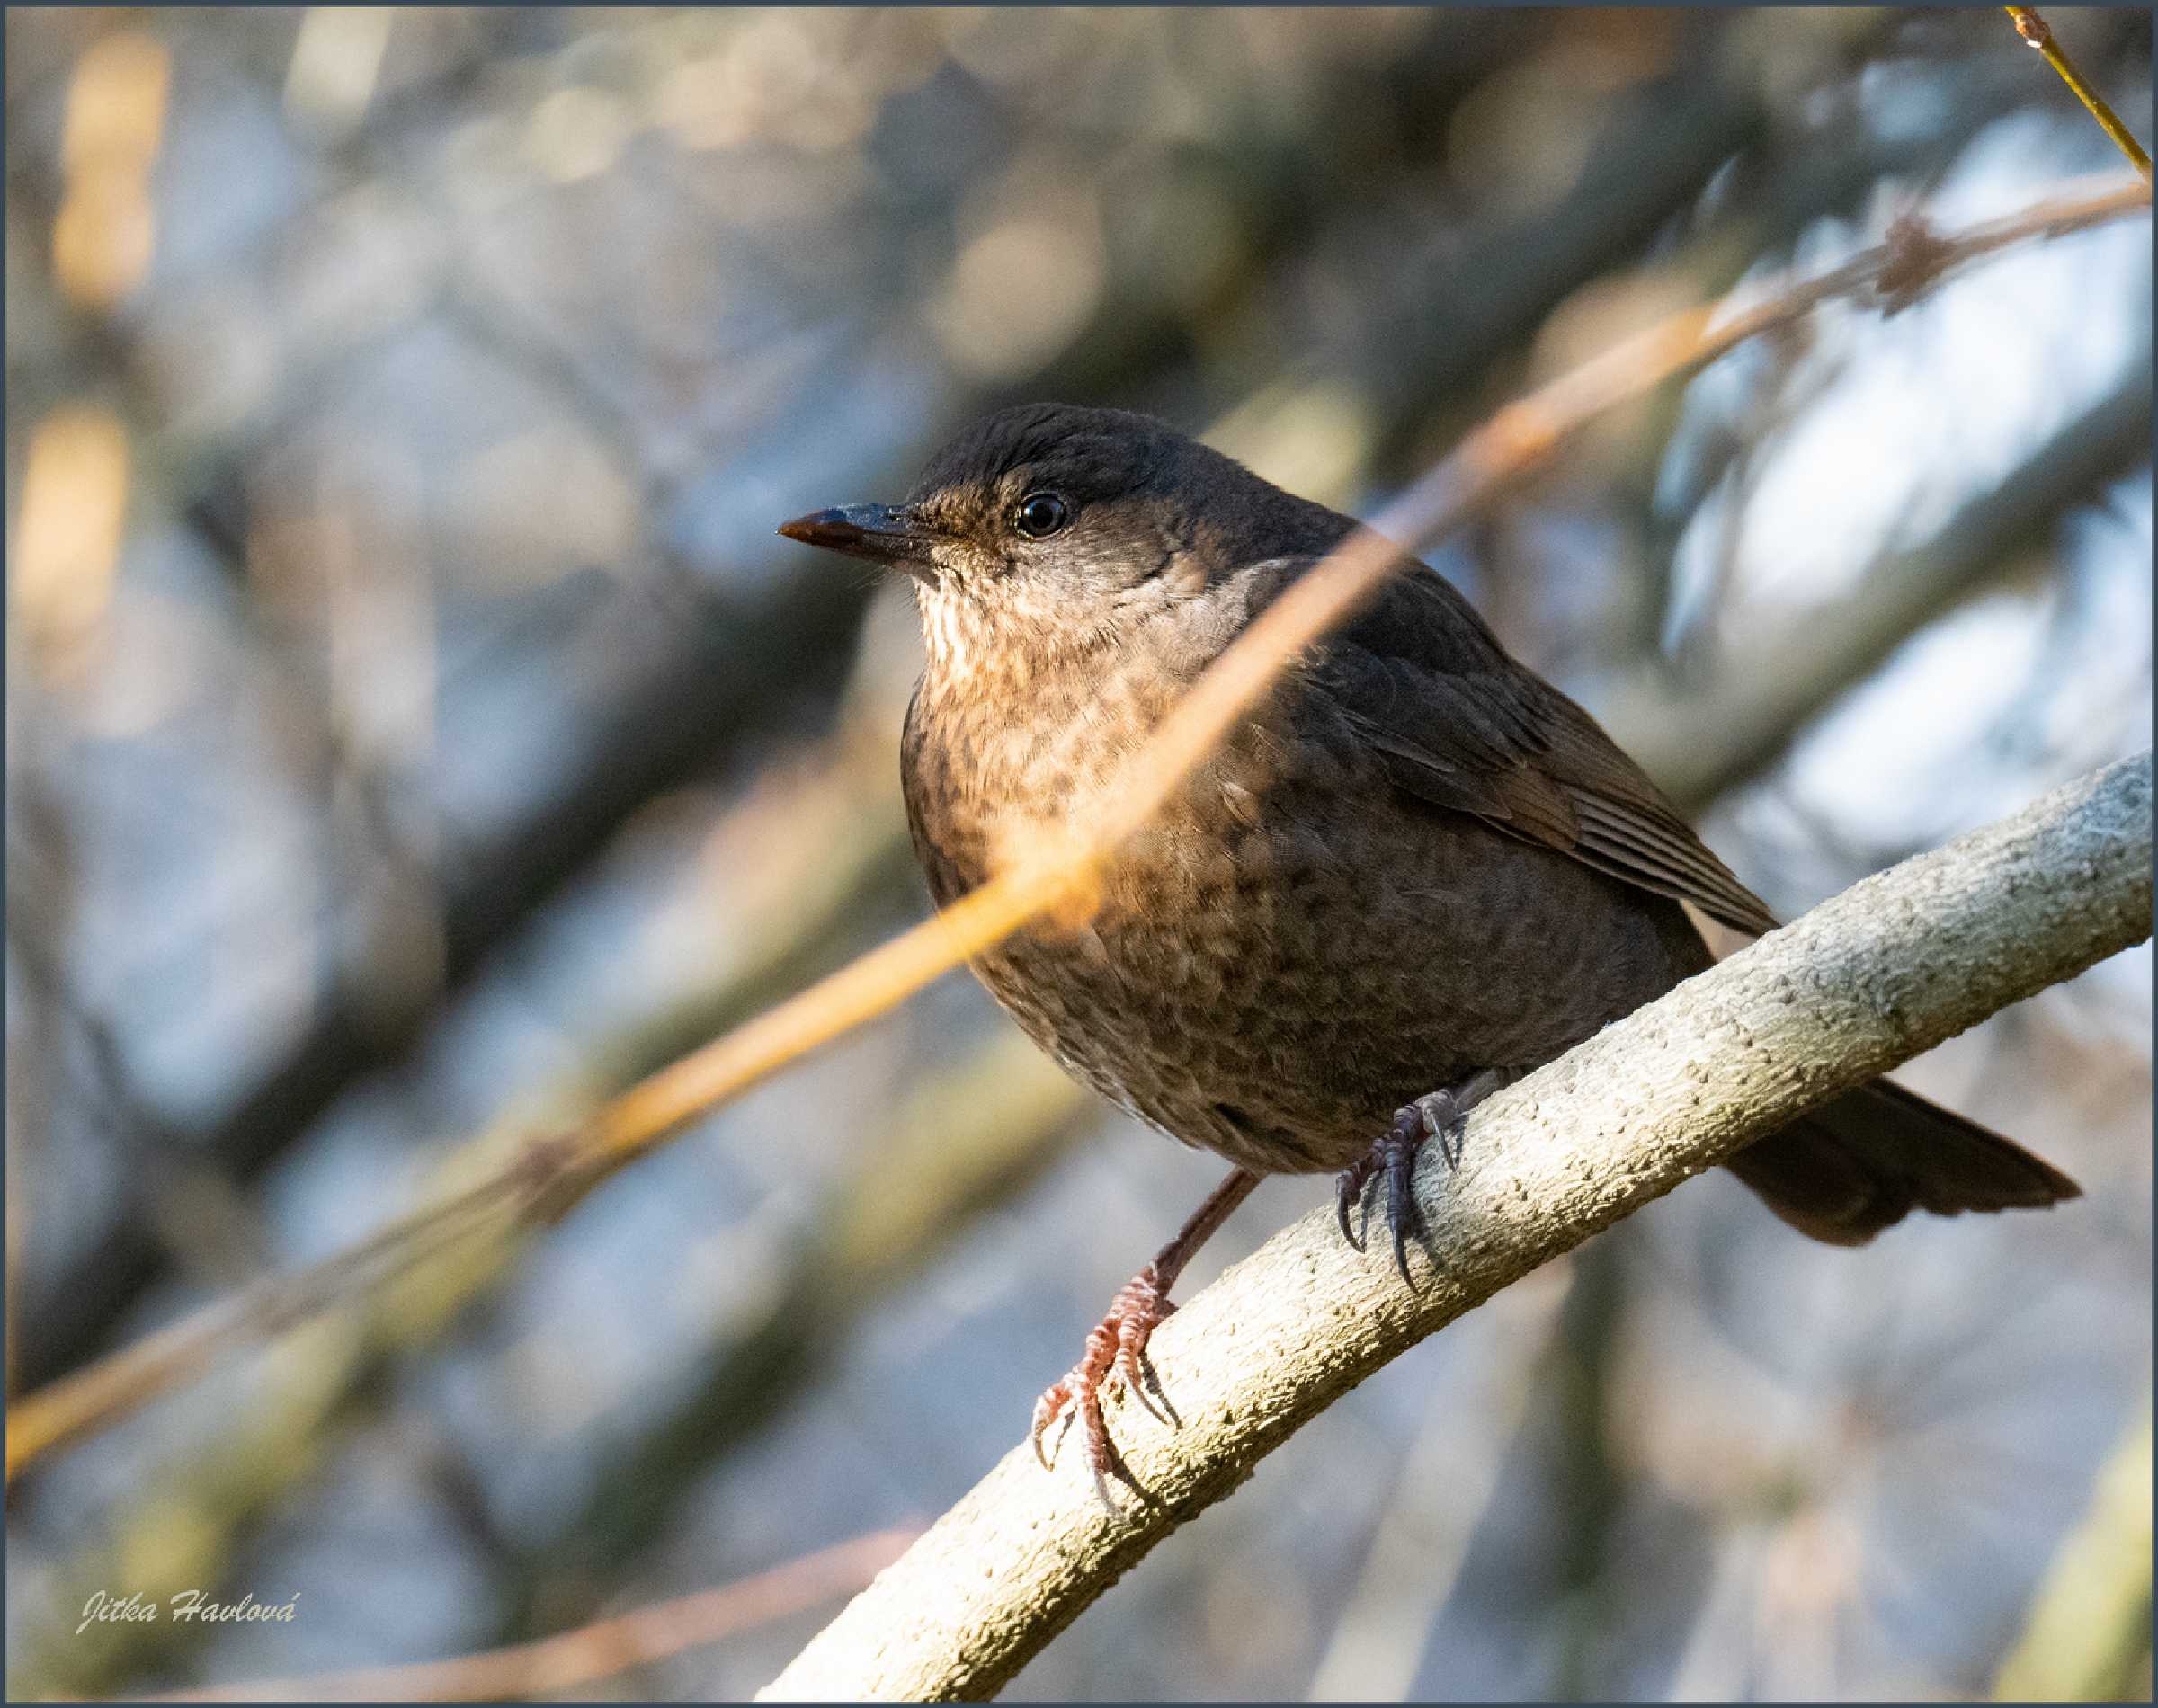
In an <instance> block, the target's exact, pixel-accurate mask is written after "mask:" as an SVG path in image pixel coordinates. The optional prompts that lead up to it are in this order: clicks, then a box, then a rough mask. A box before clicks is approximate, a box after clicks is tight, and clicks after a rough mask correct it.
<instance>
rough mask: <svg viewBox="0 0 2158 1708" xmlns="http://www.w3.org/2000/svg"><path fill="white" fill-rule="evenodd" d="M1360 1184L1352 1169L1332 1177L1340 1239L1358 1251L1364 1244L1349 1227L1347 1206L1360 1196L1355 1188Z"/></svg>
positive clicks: (1335, 1217)
mask: <svg viewBox="0 0 2158 1708" xmlns="http://www.w3.org/2000/svg"><path fill="white" fill-rule="evenodd" d="M1360 1184H1361V1182H1360V1181H1359V1180H1358V1179H1357V1178H1356V1170H1354V1169H1343V1170H1342V1171H1341V1172H1340V1173H1339V1174H1337V1175H1335V1176H1334V1177H1333V1209H1334V1219H1335V1220H1336V1221H1337V1222H1339V1223H1341V1224H1342V1239H1343V1240H1345V1241H1348V1243H1349V1245H1350V1246H1351V1248H1352V1249H1353V1250H1358V1251H1361V1250H1363V1249H1364V1242H1363V1241H1362V1240H1360V1238H1358V1237H1357V1235H1356V1233H1355V1232H1353V1231H1352V1230H1351V1228H1350V1226H1349V1206H1350V1205H1352V1204H1354V1203H1355V1202H1356V1200H1357V1198H1358V1196H1360V1194H1359V1192H1358V1190H1357V1188H1358V1187H1359V1186H1360Z"/></svg>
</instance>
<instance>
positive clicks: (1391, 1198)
mask: <svg viewBox="0 0 2158 1708" xmlns="http://www.w3.org/2000/svg"><path fill="white" fill-rule="evenodd" d="M1423 1139H1424V1134H1423V1117H1422V1113H1421V1112H1420V1111H1419V1110H1418V1109H1417V1108H1415V1107H1414V1106H1413V1105H1412V1106H1411V1107H1410V1108H1405V1109H1403V1110H1402V1111H1401V1112H1400V1113H1399V1114H1397V1115H1396V1116H1395V1117H1394V1125H1393V1126H1392V1127H1391V1128H1390V1129H1388V1131H1387V1136H1386V1137H1385V1138H1384V1139H1382V1140H1380V1141H1379V1143H1380V1145H1381V1146H1382V1147H1383V1149H1384V1151H1385V1154H1386V1169H1387V1226H1388V1227H1390V1228H1391V1229H1392V1230H1393V1232H1394V1267H1395V1268H1397V1269H1399V1270H1400V1271H1401V1278H1402V1280H1403V1281H1404V1282H1406V1283H1407V1284H1408V1285H1409V1286H1411V1287H1412V1288H1413V1287H1414V1286H1415V1285H1416V1278H1415V1277H1413V1275H1411V1274H1410V1273H1409V1236H1410V1235H1411V1234H1412V1233H1413V1234H1414V1235H1415V1236H1416V1239H1417V1241H1418V1242H1419V1243H1421V1242H1422V1240H1423V1237H1424V1232H1423V1213H1422V1211H1421V1210H1419V1209H1418V1208H1417V1207H1416V1191H1415V1187H1414V1183H1413V1182H1414V1176H1415V1172H1416V1152H1418V1151H1420V1150H1422V1148H1423Z"/></svg>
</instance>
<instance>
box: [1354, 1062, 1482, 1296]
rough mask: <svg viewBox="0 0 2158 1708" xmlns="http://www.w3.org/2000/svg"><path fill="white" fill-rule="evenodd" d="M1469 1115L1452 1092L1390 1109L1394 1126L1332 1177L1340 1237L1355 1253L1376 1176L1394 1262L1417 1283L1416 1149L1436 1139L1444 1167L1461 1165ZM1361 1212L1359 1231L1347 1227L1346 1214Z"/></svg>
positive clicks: (1420, 1220)
mask: <svg viewBox="0 0 2158 1708" xmlns="http://www.w3.org/2000/svg"><path fill="white" fill-rule="evenodd" d="M1467 1118H1468V1108H1467V1103H1466V1102H1465V1101H1464V1100H1463V1099H1462V1098H1461V1097H1460V1096H1459V1095H1458V1094H1457V1093H1455V1092H1454V1091H1451V1090H1439V1091H1433V1092H1431V1093H1430V1094H1429V1095H1427V1096H1424V1097H1420V1098H1418V1099H1416V1101H1415V1102H1413V1103H1409V1104H1404V1106H1403V1107H1402V1108H1398V1109H1396V1110H1395V1111H1394V1121H1393V1124H1392V1125H1390V1126H1388V1127H1387V1130H1386V1132H1385V1133H1384V1134H1382V1135H1381V1136H1380V1137H1378V1139H1376V1140H1374V1141H1373V1142H1372V1144H1371V1148H1370V1149H1369V1151H1367V1152H1364V1154H1363V1155H1361V1156H1360V1157H1359V1158H1357V1160H1356V1161H1354V1162H1352V1163H1351V1164H1350V1165H1349V1166H1348V1167H1347V1168H1345V1169H1343V1170H1342V1171H1341V1173H1340V1174H1338V1175H1337V1176H1335V1177H1334V1209H1335V1213H1336V1214H1337V1215H1338V1217H1339V1218H1340V1221H1341V1224H1342V1238H1343V1239H1344V1240H1346V1241H1349V1243H1350V1244H1351V1245H1352V1246H1354V1247H1355V1248H1356V1249H1357V1250H1359V1251H1361V1250H1363V1249H1364V1239H1363V1230H1365V1229H1369V1226H1370V1222H1371V1206H1370V1202H1369V1190H1370V1186H1371V1182H1372V1181H1374V1180H1376V1179H1378V1177H1379V1176H1380V1175H1382V1174H1383V1175H1385V1176H1386V1181H1387V1226H1388V1227H1389V1228H1391V1229H1392V1230H1393V1232H1394V1263H1395V1267H1396V1268H1398V1269H1400V1271H1401V1278H1402V1279H1403V1280H1404V1281H1406V1282H1408V1284H1409V1285H1411V1286H1414V1285H1416V1283H1415V1281H1414V1279H1413V1277H1411V1276H1410V1274H1409V1241H1410V1240H1411V1239H1412V1238H1413V1239H1415V1240H1416V1241H1417V1242H1418V1243H1419V1244H1422V1243H1423V1242H1424V1240H1425V1235H1424V1228H1423V1213H1422V1211H1421V1210H1419V1209H1418V1208H1417V1207H1416V1194H1415V1191H1414V1189H1413V1187H1412V1185H1411V1180H1412V1179H1413V1176H1414V1174H1415V1172H1416V1153H1417V1152H1419V1151H1421V1150H1422V1149H1423V1147H1424V1144H1425V1143H1426V1142H1427V1141H1430V1140H1432V1139H1436V1140H1437V1141H1438V1142H1439V1153H1440V1155H1441V1156H1443V1157H1444V1158H1445V1159H1446V1166H1447V1167H1448V1168H1449V1169H1458V1168H1459V1167H1460V1166H1461V1133H1462V1128H1463V1125H1464V1124H1465V1123H1466V1122H1467ZM1352 1207H1354V1208H1358V1209H1360V1211H1361V1212H1362V1217H1363V1223H1362V1229H1354V1228H1351V1226H1350V1224H1349V1212H1350V1210H1351V1208H1352Z"/></svg>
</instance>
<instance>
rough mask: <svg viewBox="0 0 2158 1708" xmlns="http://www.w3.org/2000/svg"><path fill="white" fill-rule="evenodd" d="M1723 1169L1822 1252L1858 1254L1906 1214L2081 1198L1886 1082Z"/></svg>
mask: <svg viewBox="0 0 2158 1708" xmlns="http://www.w3.org/2000/svg"><path fill="white" fill-rule="evenodd" d="M1727 1166H1728V1167H1729V1169H1730V1170H1731V1172H1732V1173H1734V1174H1735V1175H1737V1176H1738V1178H1739V1179H1742V1180H1743V1181H1744V1182H1745V1183H1746V1184H1747V1185H1748V1186H1750V1187H1752V1188H1753V1190H1754V1191H1755V1192H1757V1193H1759V1194H1760V1195H1761V1198H1762V1199H1763V1200H1764V1201H1765V1202H1766V1203H1767V1205H1768V1206H1769V1208H1770V1209H1771V1210H1773V1211H1775V1212H1776V1214H1778V1215H1779V1216H1781V1217H1782V1218H1783V1219H1784V1220H1785V1221H1786V1222H1788V1223H1790V1224H1791V1226H1793V1227H1795V1228H1797V1230H1798V1232H1801V1233H1803V1234H1806V1235H1807V1236H1809V1237H1810V1238H1813V1239H1815V1240H1822V1241H1826V1242H1827V1243H1828V1244H1830V1245H1863V1244H1865V1243H1866V1241H1868V1240H1870V1239H1872V1238H1873V1236H1874V1235H1875V1234H1877V1233H1878V1232H1880V1231H1881V1230H1882V1229H1883V1228H1886V1227H1893V1226H1894V1225H1895V1223H1898V1222H1900V1221H1902V1220H1903V1219H1904V1216H1906V1215H1908V1214H1910V1213H1911V1212H1912V1211H1913V1210H1927V1211H1931V1213H1932V1214H1935V1215H1957V1214H1961V1213H1962V1212H1963V1211H1965V1210H2016V1209H2042V1208H2044V1207H2045V1206H2046V1205H2049V1204H2058V1203H2060V1202H2061V1200H2062V1199H2064V1198H2073V1197H2079V1196H2082V1188H2080V1187H2078V1186H2077V1185H2076V1183H2075V1182H2074V1181H2073V1180H2071V1179H2069V1178H2068V1177H2067V1176H2066V1175H2064V1174H2063V1173H2062V1172H2061V1171H2060V1170H2058V1169H2056V1168H2055V1167H2053V1166H2052V1165H2051V1164H2050V1163H2047V1162H2042V1161H2039V1160H2038V1158H2037V1157H2035V1156H2033V1155H2031V1153H2030V1152H2029V1151H2026V1150H2025V1149H2023V1147H2022V1146H2021V1145H2019V1144H2011V1143H2010V1142H2009V1141H2008V1140H2006V1139H2004V1138H2002V1137H2001V1136H2000V1134H1995V1133H1989V1132H1987V1131H1986V1130H1985V1129H1984V1127H1982V1126H1980V1125H1977V1124H1976V1123H1975V1122H1972V1121H1966V1120H1965V1119H1964V1118H1963V1117H1962V1116H1960V1115H1952V1114H1950V1113H1949V1112H1948V1110H1947V1109H1944V1108H1939V1107H1938V1106H1936V1105H1934V1104H1931V1103H1929V1102H1927V1101H1926V1099H1923V1098H1922V1097H1920V1096H1918V1095H1917V1094H1916V1093H1915V1092H1912V1091H1906V1090H1904V1089H1903V1088H1902V1087H1901V1086H1896V1085H1891V1084H1890V1083H1889V1082H1888V1081H1886V1080H1875V1081H1871V1082H1870V1083H1869V1084H1866V1085H1862V1086H1860V1087H1859V1089H1858V1090H1855V1091H1847V1092H1845V1093H1844V1094H1843V1096H1841V1097H1840V1098H1837V1099H1834V1100H1833V1102H1829V1103H1824V1104H1823V1105H1822V1106H1821V1107H1820V1108H1817V1109H1814V1110H1812V1111H1810V1112H1809V1113H1807V1114H1806V1115H1805V1116H1801V1117H1800V1118H1799V1119H1798V1120H1797V1121H1794V1122H1793V1123H1792V1124H1791V1125H1789V1126H1788V1127H1785V1128H1783V1129H1781V1130H1780V1131H1779V1132H1776V1133H1772V1134H1770V1135H1769V1136H1768V1137H1767V1138H1765V1139H1762V1140H1761V1141H1760V1142H1759V1143H1756V1144H1752V1145H1749V1146H1748V1147H1747V1148H1746V1149H1745V1150H1743V1151H1741V1152H1739V1153H1738V1154H1737V1155H1736V1156H1735V1157H1734V1158H1732V1159H1731V1161H1730V1162H1729V1163H1728V1164H1727Z"/></svg>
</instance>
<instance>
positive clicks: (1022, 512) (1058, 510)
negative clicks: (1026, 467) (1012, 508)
mask: <svg viewBox="0 0 2158 1708" xmlns="http://www.w3.org/2000/svg"><path fill="white" fill-rule="evenodd" d="M1071 520H1072V507H1071V506H1070V505H1069V504H1067V503H1065V502H1064V500H1063V499H1061V498H1059V497H1057V494H1055V493H1029V494H1027V495H1026V496H1025V497H1024V498H1022V499H1021V500H1020V501H1019V510H1018V512H1017V513H1016V514H1015V515H1014V516H1013V517H1012V526H1013V527H1014V528H1016V529H1019V531H1020V532H1021V533H1022V534H1024V535H1025V536H1026V537H1027V538H1029V539H1047V538H1048V537H1049V536H1050V535H1051V534H1056V533H1061V532H1062V531H1063V530H1064V529H1065V528H1066V526H1067V525H1068V524H1069V523H1070V521H1071Z"/></svg>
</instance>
